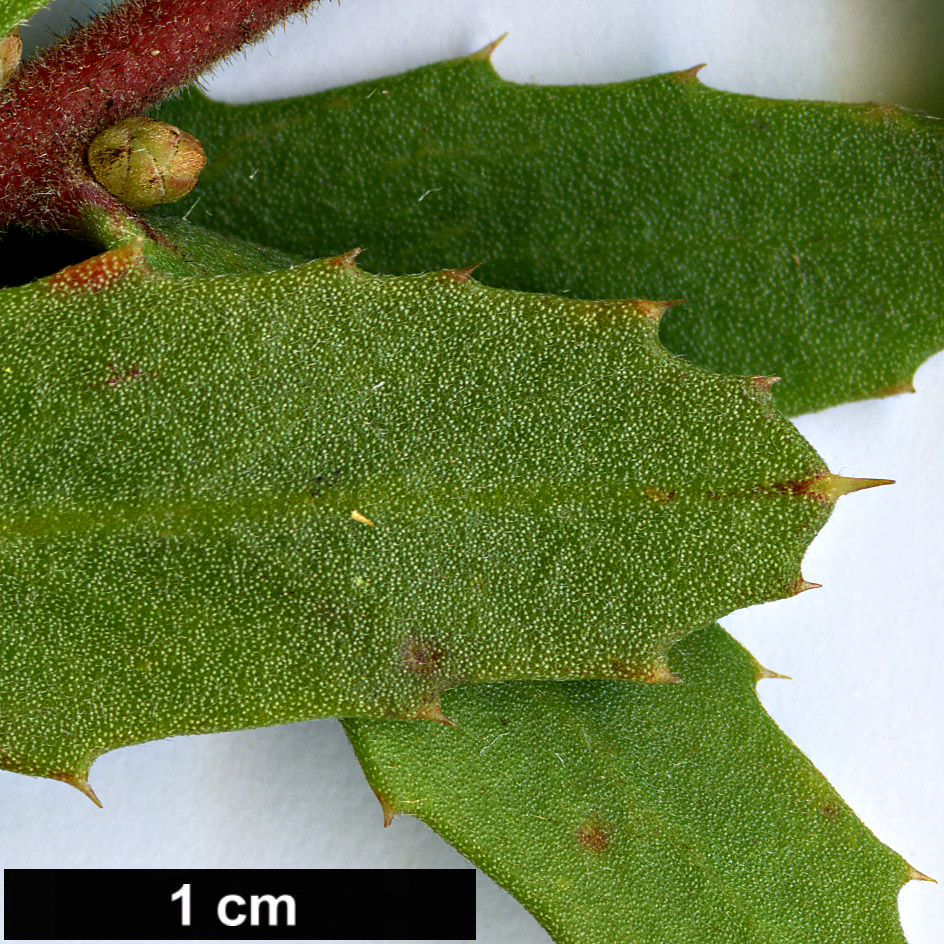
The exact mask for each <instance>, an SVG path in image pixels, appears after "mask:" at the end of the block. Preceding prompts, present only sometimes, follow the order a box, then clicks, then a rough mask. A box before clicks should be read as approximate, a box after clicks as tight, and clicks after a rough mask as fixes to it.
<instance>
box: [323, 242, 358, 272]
mask: <svg viewBox="0 0 944 944" xmlns="http://www.w3.org/2000/svg"><path fill="white" fill-rule="evenodd" d="M363 251H364V248H363V247H362V246H355V247H354V248H353V249H348V251H347V252H342V253H341V255H339V256H332V257H331V258H330V259H329V260H328V262H330V263H331V264H332V265H336V266H337V267H338V268H339V269H354V268H356V262H355V260H356V259H357V257H358V256H359V255H360V254H361V253H362V252H363Z"/></svg>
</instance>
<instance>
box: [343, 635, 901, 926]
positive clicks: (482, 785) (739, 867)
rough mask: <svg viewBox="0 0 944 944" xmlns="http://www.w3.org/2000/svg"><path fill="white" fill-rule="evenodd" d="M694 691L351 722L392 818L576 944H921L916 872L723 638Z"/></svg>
mask: <svg viewBox="0 0 944 944" xmlns="http://www.w3.org/2000/svg"><path fill="white" fill-rule="evenodd" d="M670 660H671V665H672V668H673V670H674V671H675V672H677V673H678V674H679V675H680V676H683V677H684V679H685V684H684V685H672V686H665V685H635V684H631V683H619V682H569V683H560V682H559V683H543V684H536V683H511V684H505V685H487V686H484V685H483V686H478V685H477V686H469V687H464V688H459V689H456V690H455V691H453V692H450V693H448V695H447V696H446V697H445V699H444V702H445V706H446V710H447V711H448V712H449V713H450V714H451V715H452V716H453V717H454V718H455V719H456V722H457V725H458V726H457V727H456V728H454V729H447V728H444V727H442V726H436V727H435V728H432V727H431V726H429V725H417V724H409V723H403V722H383V723H379V722H361V721H356V720H349V721H346V722H345V727H346V729H347V731H348V734H349V736H350V738H351V741H352V743H353V745H354V747H355V749H356V751H357V754H358V757H359V759H360V761H361V763H362V765H363V767H364V770H365V772H366V774H367V777H368V780H369V781H370V783H371V785H372V787H373V789H374V790H375V791H376V792H377V794H378V796H380V797H381V800H382V802H383V804H384V806H385V810H386V813H387V816H388V818H389V817H392V815H393V814H394V813H399V812H405V813H411V814H413V815H414V816H418V817H419V818H420V819H422V820H424V821H425V822H427V823H428V824H429V825H430V826H432V827H433V828H434V829H436V830H437V832H440V833H442V835H443V836H445V837H446V838H447V839H448V840H449V841H450V842H451V843H453V844H454V845H455V846H456V847H457V848H458V849H459V850H460V851H461V852H463V853H465V854H466V855H467V856H469V858H471V859H472V860H473V861H474V862H475V863H476V864H477V865H478V866H479V867H480V868H482V869H484V870H485V871H486V872H488V873H489V874H490V875H492V877H494V878H495V879H496V880H497V881H498V882H499V883H500V884H502V885H503V886H504V887H506V888H507V889H508V890H509V891H510V892H511V893H512V894H513V895H515V896H516V897H517V898H519V899H520V900H521V901H522V902H523V903H524V904H525V905H526V906H527V907H528V908H529V909H530V910H531V911H532V912H533V913H534V914H535V916H536V917H537V918H538V920H540V921H541V922H542V924H544V925H545V927H546V928H547V929H548V930H549V931H550V933H551V934H552V936H553V938H554V940H555V941H556V942H558V944H591V942H592V944H601V942H607V944H694V942H703V941H704V942H706V944H708V942H710V944H735V942H737V944H759V942H766V944H827V942H828V944H851V942H857V944H858V942H865V941H868V942H869V944H893V942H894V944H902V942H904V937H903V936H902V933H901V928H900V925H899V921H898V916H897V909H896V896H897V893H898V890H899V888H900V887H901V886H902V885H903V884H904V883H905V882H906V881H907V880H908V879H909V878H910V877H914V873H912V872H911V870H910V869H909V866H908V865H907V864H906V863H905V862H904V861H903V860H902V859H901V858H900V857H899V856H897V855H896V854H895V853H893V852H892V851H891V850H890V849H888V848H887V847H885V846H883V845H882V844H881V843H880V842H878V840H877V839H876V838H875V837H874V836H873V835H872V834H871V833H870V832H869V831H868V830H867V829H866V828H865V827H864V826H863V825H862V823H861V822H860V821H859V820H858V819H857V818H856V817H855V815H854V814H853V813H852V811H851V810H850V809H849V807H848V806H847V805H846V804H845V803H844V802H843V801H842V800H841V799H840V797H839V796H838V795H837V794H836V792H835V791H834V790H833V789H832V788H831V787H830V786H829V784H828V783H827V782H826V781H825V779H824V778H823V777H822V776H821V775H820V774H819V773H818V772H817V771H816V770H815V769H814V768H813V766H812V765H811V764H810V763H809V761H808V760H807V759H806V758H805V757H804V756H803V755H802V754H801V753H800V752H799V751H798V750H797V749H796V748H795V747H794V746H793V744H792V743H791V742H790V741H789V740H788V739H787V737H786V736H785V735H784V734H783V733H782V732H781V731H780V730H779V728H777V726H776V725H775V724H774V723H773V722H772V721H771V720H770V718H769V717H768V716H767V715H766V713H765V712H764V710H763V708H762V707H761V705H760V702H759V701H758V700H757V697H756V695H755V693H754V684H755V682H756V680H757V679H758V678H759V677H763V675H764V674H766V673H765V672H764V670H761V669H760V668H759V667H758V666H757V664H756V662H754V660H753V659H752V658H751V657H750V656H749V655H748V653H746V652H745V651H744V650H743V649H742V648H741V647H740V646H739V645H738V644H737V643H736V642H735V641H734V640H733V639H731V637H730V636H729V635H728V634H727V633H725V632H724V630H722V629H721V627H720V626H710V627H707V628H706V629H703V630H699V631H698V632H696V633H693V634H692V635H690V636H689V637H688V638H687V639H685V640H684V641H683V642H681V643H679V644H678V646H676V647H675V648H674V649H673V650H672V653H671V656H670Z"/></svg>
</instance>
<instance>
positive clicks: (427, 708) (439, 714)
mask: <svg viewBox="0 0 944 944" xmlns="http://www.w3.org/2000/svg"><path fill="white" fill-rule="evenodd" d="M406 720H409V721H437V722H439V724H445V725H447V726H448V727H450V728H454V727H456V723H455V721H453V720H452V718H447V717H446V715H445V714H444V713H443V710H442V705H441V704H440V703H439V696H438V695H435V696H434V697H433V698H432V699H431V700H430V701H428V702H427V703H426V704H425V705H421V706H420V707H419V708H417V709H416V711H415V712H414V713H413V715H412V717H410V718H408V719H406Z"/></svg>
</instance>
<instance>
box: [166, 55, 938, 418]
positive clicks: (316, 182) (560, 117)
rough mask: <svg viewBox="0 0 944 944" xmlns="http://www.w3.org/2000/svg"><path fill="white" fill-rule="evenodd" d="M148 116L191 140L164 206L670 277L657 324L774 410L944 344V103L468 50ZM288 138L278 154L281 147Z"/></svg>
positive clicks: (215, 218)
mask: <svg viewBox="0 0 944 944" xmlns="http://www.w3.org/2000/svg"><path fill="white" fill-rule="evenodd" d="M161 117H163V118H164V119H165V120H168V121H170V122H172V123H174V124H178V125H180V126H181V127H184V128H186V129H187V130H189V131H190V132H192V133H193V134H196V135H197V137H199V138H200V140H201V141H202V142H203V144H204V146H205V148H206V150H207V153H208V155H209V164H208V166H207V169H206V170H205V172H204V174H203V177H202V179H201V182H200V184H199V187H198V189H197V190H196V191H195V192H194V197H193V199H192V200H185V201H183V202H182V203H181V204H179V205H177V206H176V207H174V206H171V207H169V208H168V209H167V210H166V212H168V213H187V214H188V218H189V219H190V220H191V221H192V222H197V223H203V224H204V225H207V226H211V227H212V228H214V229H218V230H220V231H221V232H228V233H230V234H232V235H234V236H239V237H245V238H250V239H254V240H255V241H257V242H260V243H263V244H266V245H271V246H278V247H281V248H283V249H285V250H288V251H292V252H297V253H303V254H306V255H309V256H310V255H321V254H324V255H330V254H333V253H336V252H342V251H344V250H346V249H348V248H350V247H351V246H355V245H361V246H365V247H367V250H368V251H367V252H366V253H365V256H364V265H365V266H366V267H368V268H370V269H372V270H376V271H382V272H415V271H422V270H426V269H436V268H440V267H442V266H465V265H469V264H471V263H474V262H479V261H483V260H484V263H485V264H484V265H483V266H482V268H481V270H480V273H479V276H478V277H480V278H481V279H482V280H483V281H485V282H487V283H490V284H493V285H498V286H503V287H506V288H516V289H521V290H526V291H541V292H553V293H558V294H568V295H572V296H575V297H581V298H613V297H617V298H618V297H635V296H643V297H648V298H677V297H679V296H684V297H685V298H687V299H688V300H689V305H688V306H687V307H686V308H684V309H679V310H677V311H676V312H673V313H670V314H669V315H667V317H666V320H665V325H664V329H663V341H664V343H665V344H666V346H667V347H668V348H669V349H670V350H672V351H674V352H676V353H678V354H681V355H682V356H684V357H686V358H688V359H689V360H691V361H693V362H695V363H698V364H702V365H704V366H707V367H710V368H711V369H713V370H717V371H723V372H729V373H739V374H776V375H779V376H781V377H783V382H782V383H781V384H780V385H779V386H778V387H777V388H776V390H775V391H774V398H775V402H776V403H777V404H778V405H779V406H780V407H782V408H783V409H784V410H785V411H786V412H788V413H800V412H805V411H807V410H814V409H821V408H823V407H826V406H831V405H833V404H836V403H841V402H846V401H848V400H853V399H861V398H864V397H870V396H881V395H885V394H887V393H890V392H895V391H897V390H902V389H908V388H909V386H910V383H911V378H912V376H913V373H914V371H915V369H916V368H917V366H918V365H919V364H920V363H921V362H922V361H923V360H924V359H925V358H927V357H928V356H929V355H930V354H932V353H934V352H936V351H938V350H940V349H941V348H942V347H944V268H942V266H941V265H940V259H941V256H942V252H944V124H942V123H941V122H940V121H935V120H933V119H930V118H926V117H923V116H919V115H914V114H909V113H905V112H903V111H901V110H900V109H897V108H894V107H891V106H876V105H843V104H833V103H824V102H788V101H779V100H772V99H764V98H757V97H754V96H748V95H735V94H731V93H727V92H722V91H717V90H715V89H711V88H709V87H707V86H705V85H703V84H702V83H701V82H700V81H698V79H697V78H696V77H695V74H694V72H693V71H692V70H689V71H688V72H679V73H673V74H667V75H660V76H654V77H651V78H647V79H642V80H639V81H633V82H625V83H615V84H610V85H599V86H567V87H560V86H558V87H555V86H533V85H517V84H515V83H512V82H506V81H504V80H503V79H501V78H500V77H499V76H498V75H497V74H496V73H495V71H494V69H493V68H492V66H491V65H490V63H489V62H488V60H487V57H486V56H485V55H483V54H479V55H477V56H471V57H467V58H464V59H459V60H454V61H450V62H443V63H439V64H437V65H433V66H429V67H426V68H422V69H417V70H415V71H413V72H409V73H406V74H404V75H400V76H395V77H390V78H385V79H379V80H374V81H370V82H363V83H360V84H358V85H353V86H349V87H346V88H340V89H334V90H331V91H328V92H324V93H321V94H317V95H311V96H307V97H303V98H297V99H291V100H285V101H279V102H270V103H261V104H253V105H241V106H233V105H224V104H218V103H214V102H211V101H209V100H208V99H205V98H203V97H202V96H199V95H197V94H195V93H194V94H190V95H187V96H184V97H183V98H181V99H179V100H175V101H173V102H170V103H168V104H166V105H165V106H164V107H163V109H162V111H161ZM286 155H290V159H288V160H286Z"/></svg>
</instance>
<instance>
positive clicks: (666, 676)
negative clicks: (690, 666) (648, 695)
mask: <svg viewBox="0 0 944 944" xmlns="http://www.w3.org/2000/svg"><path fill="white" fill-rule="evenodd" d="M642 681H643V682H646V683H647V684H653V685H663V684H669V683H671V684H678V683H681V681H682V680H681V679H680V678H679V677H678V676H677V675H676V674H675V673H674V672H673V671H672V670H671V669H670V668H669V666H668V664H667V663H665V662H660V663H658V664H656V665H654V666H653V667H652V670H651V671H650V672H649V674H648V675H645V676H643V678H642Z"/></svg>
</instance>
